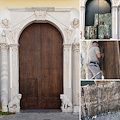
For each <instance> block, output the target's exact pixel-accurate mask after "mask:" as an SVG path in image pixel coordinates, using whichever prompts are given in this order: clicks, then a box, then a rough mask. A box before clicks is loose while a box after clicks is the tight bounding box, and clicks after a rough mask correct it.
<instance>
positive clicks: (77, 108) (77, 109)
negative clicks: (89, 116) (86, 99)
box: [73, 106, 80, 114]
mask: <svg viewBox="0 0 120 120" xmlns="http://www.w3.org/2000/svg"><path fill="white" fill-rule="evenodd" d="M79 108H80V106H74V107H73V113H75V114H77V113H79Z"/></svg>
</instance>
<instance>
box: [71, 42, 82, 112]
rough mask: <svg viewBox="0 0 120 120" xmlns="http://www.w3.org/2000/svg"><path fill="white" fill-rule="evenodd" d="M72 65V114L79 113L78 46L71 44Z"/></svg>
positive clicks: (77, 44)
mask: <svg viewBox="0 0 120 120" xmlns="http://www.w3.org/2000/svg"><path fill="white" fill-rule="evenodd" d="M72 58H73V61H72V62H73V64H72V70H73V71H72V73H73V74H72V80H73V81H72V88H73V92H72V93H73V112H75V113H76V112H79V105H80V104H79V102H80V101H79V95H80V94H79V93H80V91H79V88H80V44H79V43H74V44H73V57H72Z"/></svg>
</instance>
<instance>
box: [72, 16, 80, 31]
mask: <svg viewBox="0 0 120 120" xmlns="http://www.w3.org/2000/svg"><path fill="white" fill-rule="evenodd" d="M71 26H72V27H73V28H74V29H76V28H78V27H79V19H77V18H74V19H73V21H72V22H71Z"/></svg>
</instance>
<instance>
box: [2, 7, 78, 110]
mask: <svg viewBox="0 0 120 120" xmlns="http://www.w3.org/2000/svg"><path fill="white" fill-rule="evenodd" d="M32 23H50V24H52V25H53V26H55V27H56V28H57V29H58V30H59V31H60V33H61V35H62V37H63V58H64V59H63V63H64V64H63V72H64V73H63V91H64V92H63V95H61V97H60V99H61V101H62V103H61V109H62V111H63V112H78V111H79V109H78V108H79V96H78V94H79V86H80V85H79V80H80V75H79V73H80V59H79V58H80V57H79V53H80V51H79V49H80V47H79V42H80V41H79V11H78V10H77V9H75V8H55V7H52V8H50V7H35V8H33V7H32V8H8V9H4V10H2V11H1V12H0V48H1V53H0V58H1V59H0V61H1V63H0V66H1V67H0V68H1V74H0V76H1V87H2V88H1V92H0V93H2V94H1V104H2V110H3V111H4V112H6V111H8V107H7V106H9V111H14V112H19V110H20V99H21V97H22V95H21V94H20V93H19V37H20V35H21V33H22V31H23V30H24V29H25V28H26V27H27V26H29V25H30V24H32ZM73 67H74V71H72V68H73ZM3 73H4V74H3ZM71 73H72V74H71ZM4 75H5V77H4ZM73 81H74V82H73ZM3 93H5V94H4V95H3ZM62 96H64V97H62ZM16 100H17V103H16V102H15V101H16ZM3 101H4V102H3ZM67 104H69V108H68V107H66V106H64V105H67Z"/></svg>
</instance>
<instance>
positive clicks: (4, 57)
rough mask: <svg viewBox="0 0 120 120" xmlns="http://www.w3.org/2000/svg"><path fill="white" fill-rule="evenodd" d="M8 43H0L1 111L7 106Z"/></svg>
mask: <svg viewBox="0 0 120 120" xmlns="http://www.w3.org/2000/svg"><path fill="white" fill-rule="evenodd" d="M7 50H8V45H7V44H1V104H2V111H3V112H7V111H8V108H7V105H8V58H7V56H8V54H7V52H8V51H7Z"/></svg>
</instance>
